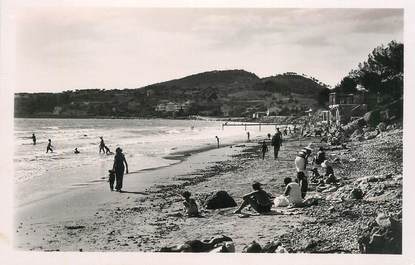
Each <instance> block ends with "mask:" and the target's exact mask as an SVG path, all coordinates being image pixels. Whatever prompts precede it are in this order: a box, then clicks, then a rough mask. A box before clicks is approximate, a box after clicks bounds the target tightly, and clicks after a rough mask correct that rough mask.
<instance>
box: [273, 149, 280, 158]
mask: <svg viewBox="0 0 415 265" xmlns="http://www.w3.org/2000/svg"><path fill="white" fill-rule="evenodd" d="M279 149H280V148H279V147H277V146H274V159H277V158H278V151H279Z"/></svg>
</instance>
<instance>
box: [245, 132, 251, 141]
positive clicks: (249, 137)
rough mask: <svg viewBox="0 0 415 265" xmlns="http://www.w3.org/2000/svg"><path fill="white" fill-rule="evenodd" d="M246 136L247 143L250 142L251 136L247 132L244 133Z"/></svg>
mask: <svg viewBox="0 0 415 265" xmlns="http://www.w3.org/2000/svg"><path fill="white" fill-rule="evenodd" d="M246 136H247V137H248V142H250V141H251V134H250V133H249V132H246Z"/></svg>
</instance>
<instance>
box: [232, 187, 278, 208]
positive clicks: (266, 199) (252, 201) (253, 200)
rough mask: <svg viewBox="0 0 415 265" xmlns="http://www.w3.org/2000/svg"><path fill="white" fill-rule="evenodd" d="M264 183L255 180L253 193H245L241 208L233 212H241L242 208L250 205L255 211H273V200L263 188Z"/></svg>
mask: <svg viewBox="0 0 415 265" xmlns="http://www.w3.org/2000/svg"><path fill="white" fill-rule="evenodd" d="M261 186H262V184H261V183H259V182H254V183H253V184H252V189H253V190H254V191H253V192H251V193H248V194H245V195H244V196H243V197H242V198H243V200H244V201H243V202H242V204H241V206H239V208H238V209H237V210H236V211H235V212H233V213H234V214H239V213H241V211H242V209H243V208H245V207H246V206H248V205H251V207H252V208H254V210H255V211H257V212H258V213H269V212H270V211H271V206H272V201H271V196H270V195H269V194H268V193H267V192H266V191H264V190H263V189H262V188H261Z"/></svg>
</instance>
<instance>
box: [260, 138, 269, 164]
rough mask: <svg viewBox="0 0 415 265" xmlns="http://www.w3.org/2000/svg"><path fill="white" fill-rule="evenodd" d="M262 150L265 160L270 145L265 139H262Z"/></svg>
mask: <svg viewBox="0 0 415 265" xmlns="http://www.w3.org/2000/svg"><path fill="white" fill-rule="evenodd" d="M261 151H262V160H264V158H265V153H266V152H268V146H267V143H266V142H265V141H262V145H261Z"/></svg>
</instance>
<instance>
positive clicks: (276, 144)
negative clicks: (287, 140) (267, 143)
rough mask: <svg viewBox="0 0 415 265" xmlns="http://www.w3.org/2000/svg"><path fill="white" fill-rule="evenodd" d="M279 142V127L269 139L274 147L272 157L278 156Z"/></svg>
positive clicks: (280, 140)
mask: <svg viewBox="0 0 415 265" xmlns="http://www.w3.org/2000/svg"><path fill="white" fill-rule="evenodd" d="M281 142H282V139H281V132H280V128H277V132H276V133H275V134H274V136H273V137H272V140H271V145H272V146H273V147H274V159H277V158H278V152H279V151H280V147H281Z"/></svg>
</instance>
